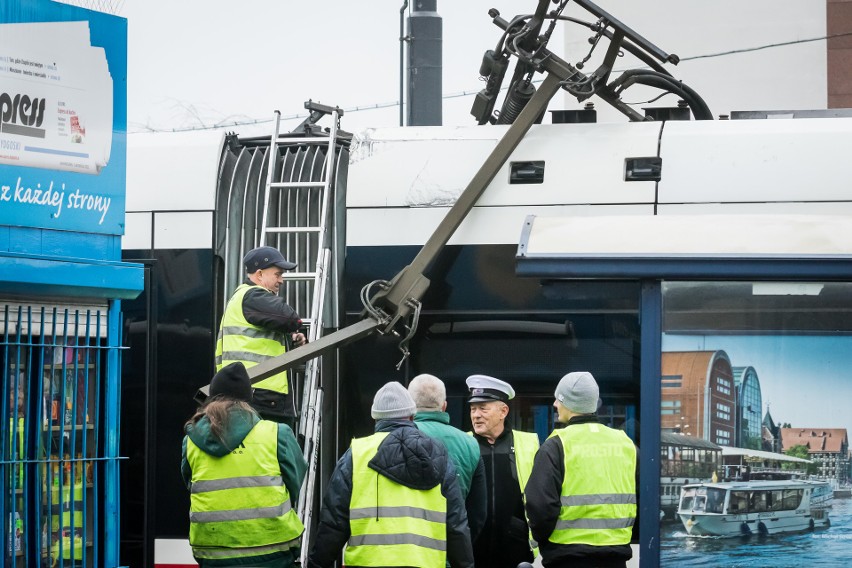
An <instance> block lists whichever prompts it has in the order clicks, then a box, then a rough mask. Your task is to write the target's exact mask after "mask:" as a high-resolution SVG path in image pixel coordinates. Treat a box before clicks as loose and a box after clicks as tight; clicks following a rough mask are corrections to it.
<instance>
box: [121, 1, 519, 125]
mask: <svg viewBox="0 0 852 568" xmlns="http://www.w3.org/2000/svg"><path fill="white" fill-rule="evenodd" d="M495 3H497V4H499V3H500V2H499V0H455V1H453V2H448V1H446V0H444V1H443V2H438V10H439V14H440V15H441V16H442V19H443V29H444V51H443V62H444V73H443V81H444V84H443V89H442V90H443V92H444V93H456V92H462V91H477V90H479V89H480V88H481V84H480V82H479V80H478V70H479V65H480V61H481V57H482V54H483V52H484V51H485V50H486V49H489V48H493V47H494V45H495V44H496V43H497V40H498V38H499V34H500V30H499V29H498V28H497V27H495V26H494V25H493V24H492V23H491V19H490V18H489V17H488V9H489V8H490V7H491V6H492V5H494V4H495ZM402 4H403V3H402V2H401V1H400V0H369V2H352V1H343V0H329V1H325V2H319V1H317V0H310V1H304V0H303V1H295V0H243V1H242V2H234V1H232V0H179V1H162V0H149V1H139V0H128V1H127V3H126V4H125V5H124V7H123V9H122V11H121V12H120V15H121V16H123V17H125V18H127V19H128V36H129V40H128V41H129V55H128V73H129V79H128V101H127V102H128V128H129V129H130V130H131V131H134V130H144V129H145V127H148V126H150V127H153V128H157V129H161V128H181V127H187V126H190V127H191V126H196V125H202V124H203V125H210V124H215V123H217V122H220V121H234V120H236V121H244V120H247V119H248V120H250V119H254V118H260V119H264V118H267V117H270V116H271V115H272V113H273V111H274V110H276V109H279V110H280V111H281V112H282V114H283V115H285V116H287V115H292V114H297V113H304V108H303V103H304V101H306V100H308V99H313V100H316V101H320V102H322V103H325V104H330V105H338V106H340V107H342V108H353V107H357V106H368V105H374V104H377V103H392V102H394V101H397V100H398V98H399V14H400V8H401V7H402ZM503 4H508V5H514V6H522V7H526V6H527V5H530V4H533V3H530V2H518V1H512V2H506V1H505V0H504V1H503ZM510 11H511V10H510ZM469 107H470V98H469V97H467V98H465V99H464V100H463V101H462V100H450V101H447V102H446V103H445V105H444V117H445V120H444V122H445V124H463V123H468V124H470V121H472V118H470V119H469V118H468V117H467V113H468V110H469ZM398 121H399V109H398V107H394V108H389V109H385V110H372V111H364V112H358V113H352V114H351V115H350V116H347V117H346V122H345V127H346V128H347V129H352V130H354V129H357V128H359V127H364V126H367V125H371V126H393V125H397V124H398ZM356 123H357V126H356ZM267 129H268V127H267ZM265 131H266V130H264V132H265Z"/></svg>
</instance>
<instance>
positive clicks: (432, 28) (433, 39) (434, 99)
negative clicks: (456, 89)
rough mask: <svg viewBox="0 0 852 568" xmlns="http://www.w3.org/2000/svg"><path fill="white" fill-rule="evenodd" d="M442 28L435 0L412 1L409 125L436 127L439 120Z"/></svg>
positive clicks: (440, 116)
mask: <svg viewBox="0 0 852 568" xmlns="http://www.w3.org/2000/svg"><path fill="white" fill-rule="evenodd" d="M442 28H443V23H442V21H441V16H439V15H438V0H414V2H413V8H412V10H411V15H410V16H409V17H408V38H409V44H408V125H409V126H439V125H440V124H441V123H442V121H443V115H442V108H441V107H442V103H443V101H442V99H441V91H442V89H443V85H442V80H441V74H442V60H441V48H442V41H443V29H442Z"/></svg>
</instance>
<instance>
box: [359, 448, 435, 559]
mask: <svg viewBox="0 0 852 568" xmlns="http://www.w3.org/2000/svg"><path fill="white" fill-rule="evenodd" d="M386 436H387V433H386V432H380V433H377V434H373V435H372V436H369V437H367V438H356V439H354V440H352V498H351V500H350V502H349V529H350V537H349V543H348V544H347V546H346V550H345V552H344V555H343V563H344V565H346V566H347V567H354V566H413V567H416V568H444V566H445V565H446V558H447V499H446V498H445V497H444V496H443V495H442V494H441V484H440V483H439V484H437V485H435V487H433V488H431V489H428V490H417V489H411V488H409V487H406V486H404V485H400V484H399V483H396V482H395V481H391V480H390V479H388V478H387V477H385V476H384V475H380V474H379V473H378V472H377V471H375V470H373V469H370V467H369V466H368V464H369V462H370V460H371V459H373V457H374V456H375V455H376V453H377V451H378V449H379V445H380V444H381V443H382V440H384V439H385V437H386Z"/></svg>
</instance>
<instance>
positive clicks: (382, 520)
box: [308, 382, 473, 568]
mask: <svg viewBox="0 0 852 568" xmlns="http://www.w3.org/2000/svg"><path fill="white" fill-rule="evenodd" d="M415 412H416V406H415V404H414V401H413V400H412V398H411V396H410V395H409V394H408V391H407V390H406V389H405V387H403V386H402V385H401V384H399V383H397V382H390V383H387V384H386V385H385V386H383V387H382V388H381V389H379V391H378V392H377V393H376V396H375V399H374V400H373V406H372V408H371V415H372V417H373V418H374V419H375V420H376V427H375V432H376V433H375V434H373V435H372V436H368V437H366V438H356V439H354V440H353V441H352V446H351V447H350V448H349V449H348V450H346V453H345V454H343V457H342V458H340V461H338V462H337V466H336V467H335V469H334V472H333V473H332V475H331V479H330V481H329V484H328V487H327V489H326V493H325V498H324V500H323V505H322V511H321V512H320V519H319V525H318V527H317V532H316V536H315V540H314V543H315V544H314V546H313V548H312V549H311V553H310V556H309V557H308V567H309V568H327V567H330V566H332V565H333V564H334V562H335V560H336V559H337V557H338V555H339V554H340V551H341V550H343V549H344V547H345V548H346V550H345V553H344V564H345V565H347V566H387V567H392V566H415V567H418V568H419V567H423V568H426V567H429V566H443V565H444V564H445V562H447V561H448V562H449V564H450V566H452V567H453V568H467V567H472V566H473V551H472V549H471V544H470V532H469V530H468V526H467V515H466V513H465V507H464V500H463V499H462V497H461V493H460V492H459V487H458V481H457V480H456V472H455V468H454V467H453V465H452V463H451V462H450V461H449V458H448V456H447V450H446V448H445V447H444V445H443V444H441V443H440V442H438V441H436V440H433V439H432V438H430V437H428V436H426V435H425V434H423V433H422V432H421V431H420V430H418V429H417V428H416V427H415V426H414V422H413V418H414V414H415ZM426 535H428V536H426ZM412 551H416V552H412Z"/></svg>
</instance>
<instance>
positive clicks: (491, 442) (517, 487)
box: [466, 375, 538, 568]
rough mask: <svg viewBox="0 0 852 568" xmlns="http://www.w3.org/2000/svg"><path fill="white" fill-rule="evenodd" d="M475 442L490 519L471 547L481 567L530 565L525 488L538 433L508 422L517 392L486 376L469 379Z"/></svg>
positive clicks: (530, 550) (471, 420)
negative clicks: (527, 563)
mask: <svg viewBox="0 0 852 568" xmlns="http://www.w3.org/2000/svg"><path fill="white" fill-rule="evenodd" d="M466 383H467V388H468V390H469V392H470V396H469V398H468V402H469V403H470V422H471V424H472V425H473V437H474V439H475V440H476V441H477V443H478V444H479V452H480V454H481V455H482V460H483V462H484V464H485V480H486V486H487V487H486V489H487V501H488V506H487V516H486V519H485V523H484V528H483V529H482V532H481V533H480V535H479V538H477V539H476V542H474V544H473V555H474V558H475V560H476V564H477V566H489V567H491V568H515V567H516V566H517V565H518V564H520V563H521V562H532V561H533V558H534V553H535V544H534V543H532V542H531V540H530V537H529V534H528V529H527V521H526V518H525V516H524V500H523V494H524V488H525V487H526V484H527V479H528V478H529V475H530V471H531V470H532V464H533V458H534V456H535V453H536V451H537V450H538V436H537V435H536V434H535V433H534V432H522V431H520V430H515V429H513V428H512V427H511V426H509V425H508V424H507V423H506V417H507V416H508V415H509V405H508V402H509V401H510V400H512V399H513V398H515V389H513V388H512V385H510V384H509V383H507V382H506V381H502V380H500V379H497V378H494V377H491V376H488V375H471V376H469V377H468V378H467V381H466Z"/></svg>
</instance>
